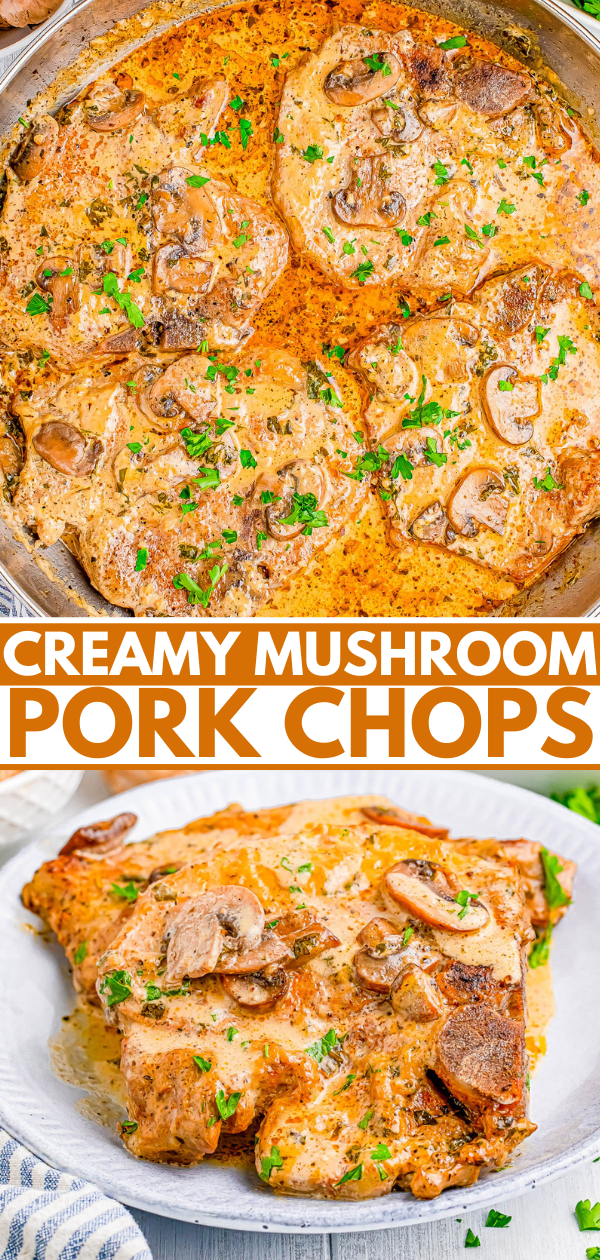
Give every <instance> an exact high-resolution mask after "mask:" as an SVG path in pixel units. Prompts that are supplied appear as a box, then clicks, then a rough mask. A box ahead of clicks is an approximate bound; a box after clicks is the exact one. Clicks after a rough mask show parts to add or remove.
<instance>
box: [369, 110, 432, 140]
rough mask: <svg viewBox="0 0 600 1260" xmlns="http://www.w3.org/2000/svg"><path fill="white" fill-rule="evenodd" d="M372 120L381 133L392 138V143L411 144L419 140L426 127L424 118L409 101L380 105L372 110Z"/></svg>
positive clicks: (388, 138) (387, 137)
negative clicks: (392, 105) (392, 104)
mask: <svg viewBox="0 0 600 1260" xmlns="http://www.w3.org/2000/svg"><path fill="white" fill-rule="evenodd" d="M371 121H372V122H373V123H374V125H375V126H376V128H377V130H378V132H379V134H380V135H382V136H385V137H386V139H387V140H391V141H392V144H410V143H411V141H413V140H418V138H419V136H420V135H421V133H422V131H423V129H424V126H425V124H424V122H423V119H422V118H420V117H419V115H418V113H417V111H416V108H415V106H414V105H413V104H412V103H409V102H408V101H402V102H401V103H397V102H396V101H394V107H393V108H392V107H391V106H390V105H379V106H378V107H377V109H373V110H371Z"/></svg>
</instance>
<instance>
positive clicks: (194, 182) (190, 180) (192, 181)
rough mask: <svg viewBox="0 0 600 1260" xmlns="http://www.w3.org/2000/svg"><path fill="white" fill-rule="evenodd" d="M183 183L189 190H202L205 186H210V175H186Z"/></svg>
mask: <svg viewBox="0 0 600 1260" xmlns="http://www.w3.org/2000/svg"><path fill="white" fill-rule="evenodd" d="M185 182H186V184H188V185H189V187H190V188H204V185H205V184H210V175H188V177H187V179H186V181H185Z"/></svg>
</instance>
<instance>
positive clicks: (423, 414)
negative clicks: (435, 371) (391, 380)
mask: <svg viewBox="0 0 600 1260" xmlns="http://www.w3.org/2000/svg"><path fill="white" fill-rule="evenodd" d="M421 383H422V388H421V393H420V394H419V397H418V398H417V405H416V407H414V408H413V410H412V411H409V413H408V416H406V417H405V418H404V420H403V421H402V428H403V429H421V428H422V427H423V425H428V424H439V423H440V421H441V420H443V419H444V418H445V419H446V420H452V419H453V418H454V416H457V415H458V414H459V412H457V411H450V410H449V409H448V408H444V407H441V406H440V404H439V402H436V401H435V399H432V400H431V402H428V403H426V402H425V401H424V400H425V391H426V389H427V377H426V376H422V377H421ZM412 401H414V399H413V400H412Z"/></svg>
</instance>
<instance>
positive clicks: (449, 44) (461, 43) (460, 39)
mask: <svg viewBox="0 0 600 1260" xmlns="http://www.w3.org/2000/svg"><path fill="white" fill-rule="evenodd" d="M466 42H467V37H466V35H453V36H452V38H451V39H445V40H444V42H443V44H438V48H443V49H444V52H450V51H451V49H452V48H464V47H465V44H466Z"/></svg>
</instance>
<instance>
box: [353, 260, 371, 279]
mask: <svg viewBox="0 0 600 1260" xmlns="http://www.w3.org/2000/svg"><path fill="white" fill-rule="evenodd" d="M374 270H375V263H374V262H373V260H372V258H368V259H367V261H366V262H361V263H359V264H358V267H357V268H356V271H351V272H350V279H351V280H353V279H354V277H355V276H356V278H357V280H358V283H359V284H364V283H365V280H367V279H368V277H369V276H371V275H372V274H373V272H374Z"/></svg>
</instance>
